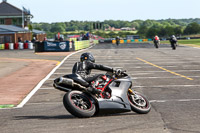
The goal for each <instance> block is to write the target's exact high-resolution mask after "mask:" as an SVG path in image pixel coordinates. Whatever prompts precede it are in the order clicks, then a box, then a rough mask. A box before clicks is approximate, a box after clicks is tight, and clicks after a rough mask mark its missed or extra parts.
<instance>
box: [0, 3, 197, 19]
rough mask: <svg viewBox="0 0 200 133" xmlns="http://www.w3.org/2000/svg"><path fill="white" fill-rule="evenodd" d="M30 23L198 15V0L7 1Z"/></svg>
mask: <svg viewBox="0 0 200 133" xmlns="http://www.w3.org/2000/svg"><path fill="white" fill-rule="evenodd" d="M0 1H1V0H0ZM7 2H8V3H10V4H12V5H14V6H16V7H18V8H20V9H22V6H24V7H25V8H27V9H30V11H31V14H32V15H33V16H34V18H33V19H32V22H48V23H52V22H66V21H71V20H79V21H86V20H87V21H104V20H110V19H112V20H128V21H132V20H136V19H141V20H146V19H156V20H158V19H168V18H174V19H180V18H200V0H7Z"/></svg>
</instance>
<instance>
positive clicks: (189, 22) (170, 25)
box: [32, 18, 200, 38]
mask: <svg viewBox="0 0 200 133" xmlns="http://www.w3.org/2000/svg"><path fill="white" fill-rule="evenodd" d="M94 23H95V24H96V23H97V24H98V23H101V24H102V28H101V30H98V31H97V30H95V29H94ZM32 27H33V28H34V29H38V30H43V31H46V32H47V34H48V35H49V36H52V35H53V34H55V33H57V32H60V33H63V34H65V35H68V34H84V33H85V32H88V31H89V32H92V33H93V34H96V35H100V36H102V37H106V38H108V37H115V36H122V37H125V36H126V35H133V33H132V32H130V31H126V32H124V31H123V32H113V31H110V32H105V31H104V30H105V29H106V28H109V27H115V28H122V27H130V28H133V27H134V28H135V29H136V30H137V33H135V34H137V35H140V36H141V37H143V38H145V37H147V38H151V37H153V36H155V35H159V36H160V37H168V36H170V35H176V36H180V35H190V34H198V33H200V18H196V19H165V20H134V21H122V20H105V21H103V22H99V21H96V22H92V21H73V20H72V21H70V22H58V23H32Z"/></svg>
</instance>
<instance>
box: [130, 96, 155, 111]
mask: <svg viewBox="0 0 200 133" xmlns="http://www.w3.org/2000/svg"><path fill="white" fill-rule="evenodd" d="M128 100H129V102H130V105H131V109H132V111H134V112H136V113H138V114H147V113H149V111H150V110H151V105H150V103H149V100H148V99H147V98H146V97H145V96H143V95H142V94H140V93H138V92H135V94H132V93H129V92H128Z"/></svg>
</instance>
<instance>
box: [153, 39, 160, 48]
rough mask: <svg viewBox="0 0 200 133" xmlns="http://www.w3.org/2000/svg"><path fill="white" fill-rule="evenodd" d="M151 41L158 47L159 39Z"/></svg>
mask: <svg viewBox="0 0 200 133" xmlns="http://www.w3.org/2000/svg"><path fill="white" fill-rule="evenodd" d="M153 42H154V46H155V48H158V47H159V45H160V41H159V40H154V41H153Z"/></svg>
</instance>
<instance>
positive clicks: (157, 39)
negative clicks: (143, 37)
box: [153, 35, 160, 44]
mask: <svg viewBox="0 0 200 133" xmlns="http://www.w3.org/2000/svg"><path fill="white" fill-rule="evenodd" d="M153 41H154V43H156V42H158V44H159V43H160V39H159V37H158V36H157V35H156V36H155V37H154V39H153Z"/></svg>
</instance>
